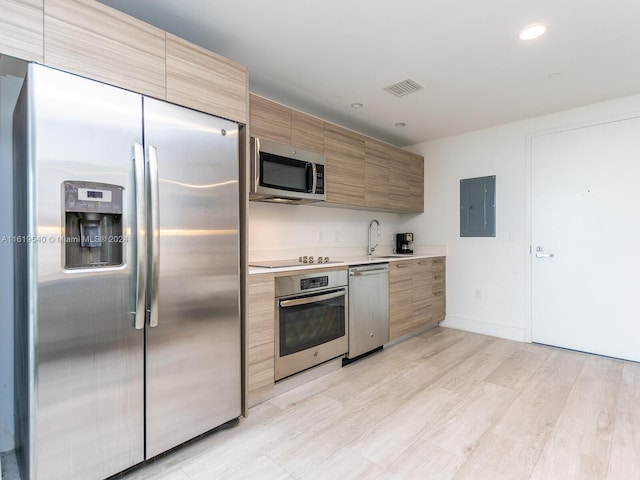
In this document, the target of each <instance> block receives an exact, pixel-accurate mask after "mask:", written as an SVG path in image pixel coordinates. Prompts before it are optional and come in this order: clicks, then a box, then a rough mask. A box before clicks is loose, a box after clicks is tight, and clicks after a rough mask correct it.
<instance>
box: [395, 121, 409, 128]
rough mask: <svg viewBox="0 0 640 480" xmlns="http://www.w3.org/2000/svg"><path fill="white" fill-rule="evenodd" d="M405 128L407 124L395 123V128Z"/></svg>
mask: <svg viewBox="0 0 640 480" xmlns="http://www.w3.org/2000/svg"><path fill="white" fill-rule="evenodd" d="M406 126H407V124H406V123H404V122H398V123H396V127H406Z"/></svg>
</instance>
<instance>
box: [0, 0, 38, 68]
mask: <svg viewBox="0 0 640 480" xmlns="http://www.w3.org/2000/svg"><path fill="white" fill-rule="evenodd" d="M42 2H43V0H0V12H2V14H1V15H0V53H3V54H6V55H11V56H13V57H17V58H22V59H24V60H32V61H35V62H42V61H43V58H44V40H43V38H44V37H43V27H42V21H43V20H42V18H43V3H42Z"/></svg>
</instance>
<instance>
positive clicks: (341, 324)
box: [275, 270, 349, 380]
mask: <svg viewBox="0 0 640 480" xmlns="http://www.w3.org/2000/svg"><path fill="white" fill-rule="evenodd" d="M347 285H348V274H347V270H337V271H326V272H315V273H307V274H297V275H289V276H286V277H276V279H275V290H276V299H275V302H276V309H275V311H276V317H275V333H276V334H275V348H276V351H275V364H276V365H275V367H276V368H275V372H276V373H275V379H276V380H281V379H283V378H285V377H288V376H290V375H293V374H295V373H298V372H301V371H302V370H305V369H307V368H310V367H313V366H315V365H318V364H320V363H323V362H326V361H328V360H331V359H333V358H336V357H340V356H342V355H344V354H346V353H347V351H348V349H349V342H348V331H349V319H348V311H349V306H348V301H349V300H348V298H349V296H348V287H347Z"/></svg>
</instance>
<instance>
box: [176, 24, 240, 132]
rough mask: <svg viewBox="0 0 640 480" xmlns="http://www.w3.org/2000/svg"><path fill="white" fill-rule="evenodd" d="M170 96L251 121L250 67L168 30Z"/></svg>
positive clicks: (197, 106)
mask: <svg viewBox="0 0 640 480" xmlns="http://www.w3.org/2000/svg"><path fill="white" fill-rule="evenodd" d="M166 62H167V65H166V76H167V95H166V97H167V100H168V101H169V102H173V103H177V104H179V105H184V106H186V107H190V108H194V109H196V110H200V111H201V112H206V113H211V114H213V115H217V116H219V117H223V118H228V119H230V120H233V121H236V122H240V123H247V122H248V120H249V119H248V115H247V109H248V105H247V104H248V98H249V97H248V96H249V91H248V84H249V80H248V73H247V68H246V67H244V66H243V65H240V64H238V63H235V62H232V61H231V60H228V59H226V58H224V57H222V56H220V55H218V54H216V53H213V52H211V51H209V50H207V49H205V48H202V47H200V46H198V45H194V44H193V43H190V42H187V41H186V40H183V39H182V38H180V37H176V36H175V35H172V34H170V33H167V53H166Z"/></svg>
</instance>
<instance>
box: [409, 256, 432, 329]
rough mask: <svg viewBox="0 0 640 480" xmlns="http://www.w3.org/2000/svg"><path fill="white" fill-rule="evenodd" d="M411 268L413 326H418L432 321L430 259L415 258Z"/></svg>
mask: <svg viewBox="0 0 640 480" xmlns="http://www.w3.org/2000/svg"><path fill="white" fill-rule="evenodd" d="M413 270H414V274H413V326H414V327H416V328H418V327H422V326H424V325H428V324H429V323H431V322H432V303H433V297H432V291H431V289H432V283H433V277H432V272H431V259H429V258H425V259H422V260H415V263H414V268H413Z"/></svg>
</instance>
